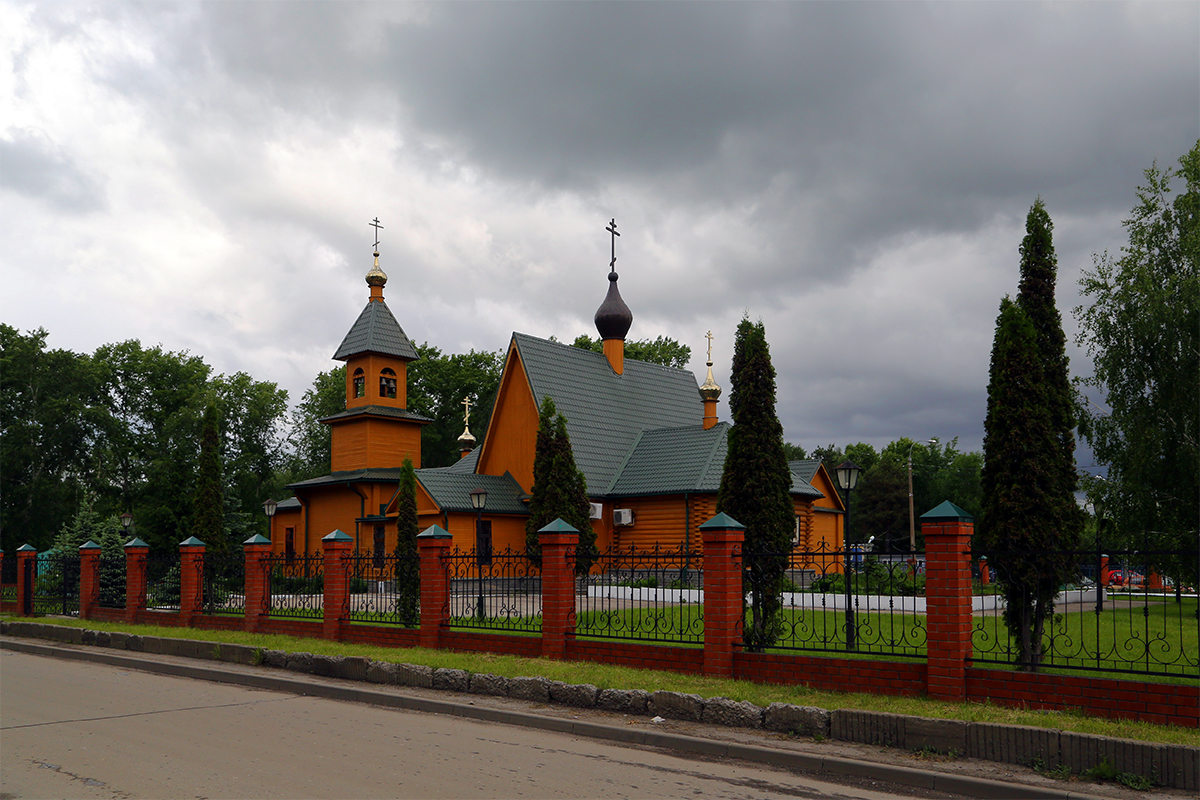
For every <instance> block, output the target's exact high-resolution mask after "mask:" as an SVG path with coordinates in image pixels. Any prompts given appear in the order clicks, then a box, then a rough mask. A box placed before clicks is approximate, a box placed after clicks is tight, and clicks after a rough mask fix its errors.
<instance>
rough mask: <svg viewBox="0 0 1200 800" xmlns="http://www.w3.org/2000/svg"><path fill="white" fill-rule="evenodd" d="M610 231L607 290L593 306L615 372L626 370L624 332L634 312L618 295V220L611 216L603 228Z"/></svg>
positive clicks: (627, 328)
mask: <svg viewBox="0 0 1200 800" xmlns="http://www.w3.org/2000/svg"><path fill="white" fill-rule="evenodd" d="M605 230H606V231H608V232H609V233H610V234H612V261H610V262H609V264H608V269H609V272H608V294H607V295H606V296H605V298H604V302H603V303H601V304H600V308H598V309H596V320H595V321H596V331H597V332H599V334H600V338H601V339H602V340H604V355H605V356H607V357H608V363H609V365H610V366H611V367H612V368H613V371H614V372H616V373H617V374H618V375H620V374H621V373H623V372H624V371H625V334H627V333H629V327H630V326H631V325H633V312H632V311H630V310H629V306H627V305H625V301H624V300H622V299H621V291H620V290H619V289H618V288H617V237H618V236H620V235H621V234H619V233H617V220H616V219H615V218H614V219H613V220H612V222H610V223H609V226H608V227H607V228H605Z"/></svg>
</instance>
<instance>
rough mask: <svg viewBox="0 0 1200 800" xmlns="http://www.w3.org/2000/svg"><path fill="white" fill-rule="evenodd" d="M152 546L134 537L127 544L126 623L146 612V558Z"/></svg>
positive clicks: (134, 620) (133, 620)
mask: <svg viewBox="0 0 1200 800" xmlns="http://www.w3.org/2000/svg"><path fill="white" fill-rule="evenodd" d="M149 555H150V545H148V544H146V543H145V542H143V541H142V540H141V539H138V538H136V537H134V538H133V539H130V540H129V541H128V542H126V543H125V621H126V622H137V618H138V614H140V613H141V612H143V611H145V610H146V558H147V557H149Z"/></svg>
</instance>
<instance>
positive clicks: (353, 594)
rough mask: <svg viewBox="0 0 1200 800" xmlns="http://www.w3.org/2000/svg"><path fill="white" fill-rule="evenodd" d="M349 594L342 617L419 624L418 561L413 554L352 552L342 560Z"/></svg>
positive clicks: (392, 623) (378, 622)
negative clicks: (352, 553)
mask: <svg viewBox="0 0 1200 800" xmlns="http://www.w3.org/2000/svg"><path fill="white" fill-rule="evenodd" d="M343 564H345V566H346V584H347V587H348V590H349V591H348V593H347V595H346V602H345V604H344V605H343V607H342V619H348V620H352V621H354V622H369V623H372V624H386V625H404V626H407V627H416V626H418V625H420V624H421V560H420V558H419V557H418V556H417V553H416V552H415V551H414V552H412V553H380V554H374V553H355V554H354V555H351V556H348V557H346V558H345V560H344V561H343Z"/></svg>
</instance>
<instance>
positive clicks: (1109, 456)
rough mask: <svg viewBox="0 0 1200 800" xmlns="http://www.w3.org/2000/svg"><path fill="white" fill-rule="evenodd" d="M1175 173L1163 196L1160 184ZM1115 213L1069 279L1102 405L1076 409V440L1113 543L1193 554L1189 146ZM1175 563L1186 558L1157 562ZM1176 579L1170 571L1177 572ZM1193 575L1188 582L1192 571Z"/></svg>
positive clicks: (1198, 350) (1195, 206)
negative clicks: (1121, 214)
mask: <svg viewBox="0 0 1200 800" xmlns="http://www.w3.org/2000/svg"><path fill="white" fill-rule="evenodd" d="M1175 179H1182V181H1183V184H1184V185H1183V187H1182V190H1181V191H1179V192H1178V193H1177V194H1175V195H1174V196H1172V189H1171V183H1172V181H1174V180H1175ZM1137 197H1138V203H1137V205H1136V206H1134V208H1133V211H1132V213H1131V215H1130V217H1129V218H1128V219H1127V220H1125V229H1126V231H1127V232H1128V235H1129V242H1128V244H1127V245H1125V246H1124V247H1123V248H1122V255H1121V256H1120V257H1119V258H1113V257H1112V256H1110V255H1109V254H1108V253H1104V254H1102V255H1097V256H1095V257H1094V268H1093V269H1092V270H1090V271H1085V272H1084V274H1083V277H1082V278H1081V279H1080V282H1079V285H1080V291H1081V293H1082V294H1083V295H1084V296H1085V297H1087V298H1089V300H1090V304H1088V305H1081V306H1080V307H1078V308H1076V309H1075V316H1076V317H1077V319H1078V321H1079V324H1080V332H1079V335H1078V342H1079V344H1081V345H1083V346H1084V347H1086V348H1087V352H1088V354H1089V355H1090V356H1091V357H1092V358H1093V359H1094V362H1095V372H1094V374H1093V376H1092V377H1091V378H1088V379H1086V380H1084V381H1082V384H1083V385H1084V386H1085V387H1091V388H1094V389H1096V390H1099V392H1100V393H1101V395H1102V397H1103V402H1104V404H1105V405H1107V406H1108V410H1107V411H1105V410H1101V409H1097V408H1094V407H1092V408H1086V409H1081V410H1080V415H1081V425H1080V430H1081V433H1082V435H1083V436H1084V437H1085V438H1086V439H1087V441H1088V443H1089V444H1090V445H1091V447H1092V451H1093V452H1094V453H1095V456H1096V460H1097V461H1098V462H1100V463H1102V464H1105V465H1106V466H1107V468H1108V479H1107V481H1103V482H1099V481H1098V482H1096V483H1095V484H1094V485H1093V487H1092V490H1093V491H1092V492H1091V494H1092V499H1093V501H1095V502H1097V503H1099V504H1100V505H1101V507H1102V508H1103V509H1104V513H1105V516H1106V517H1107V518H1108V519H1109V520H1110V525H1109V526H1108V530H1107V531H1106V533H1108V534H1109V535H1112V534H1113V533H1115V535H1116V537H1119V538H1118V541H1116V542H1114V544H1117V545H1118V546H1121V545H1124V546H1126V547H1134V546H1136V547H1140V548H1143V549H1155V548H1163V547H1167V548H1173V549H1185V550H1190V551H1191V552H1193V553H1194V552H1195V549H1196V525H1197V520H1198V519H1200V506H1198V503H1200V501H1198V497H1197V495H1198V494H1200V493H1198V492H1197V490H1196V487H1197V486H1200V402H1198V401H1197V397H1200V390H1198V384H1197V375H1200V141H1197V143H1196V145H1195V146H1194V147H1193V148H1192V149H1191V150H1190V151H1189V152H1188V153H1187V154H1185V155H1184V156H1183V157H1181V158H1180V159H1179V168H1178V169H1169V168H1168V169H1162V170H1160V169H1159V168H1158V166H1157V164H1155V165H1153V166H1151V167H1150V168H1149V169H1147V170H1146V172H1145V184H1144V185H1143V186H1140V187H1139V188H1138V190H1137ZM1169 568H1171V569H1174V570H1176V571H1178V570H1180V569H1187V570H1188V571H1189V572H1190V575H1192V576H1194V575H1195V559H1194V558H1193V559H1190V564H1177V565H1175V566H1174V567H1169ZM1180 577H1182V575H1180ZM1193 579H1194V578H1193Z"/></svg>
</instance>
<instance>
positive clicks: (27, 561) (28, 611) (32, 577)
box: [17, 544, 37, 617]
mask: <svg viewBox="0 0 1200 800" xmlns="http://www.w3.org/2000/svg"><path fill="white" fill-rule="evenodd" d="M36 573H37V548H35V547H34V546H33V545H31V544H23V545H21V546H20V547H18V548H17V608H18V609H20V611H19V612H18V613H20V615H21V616H22V617H29V616H32V615H33V588H34V582H35V581H36V580H37V575H36Z"/></svg>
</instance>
